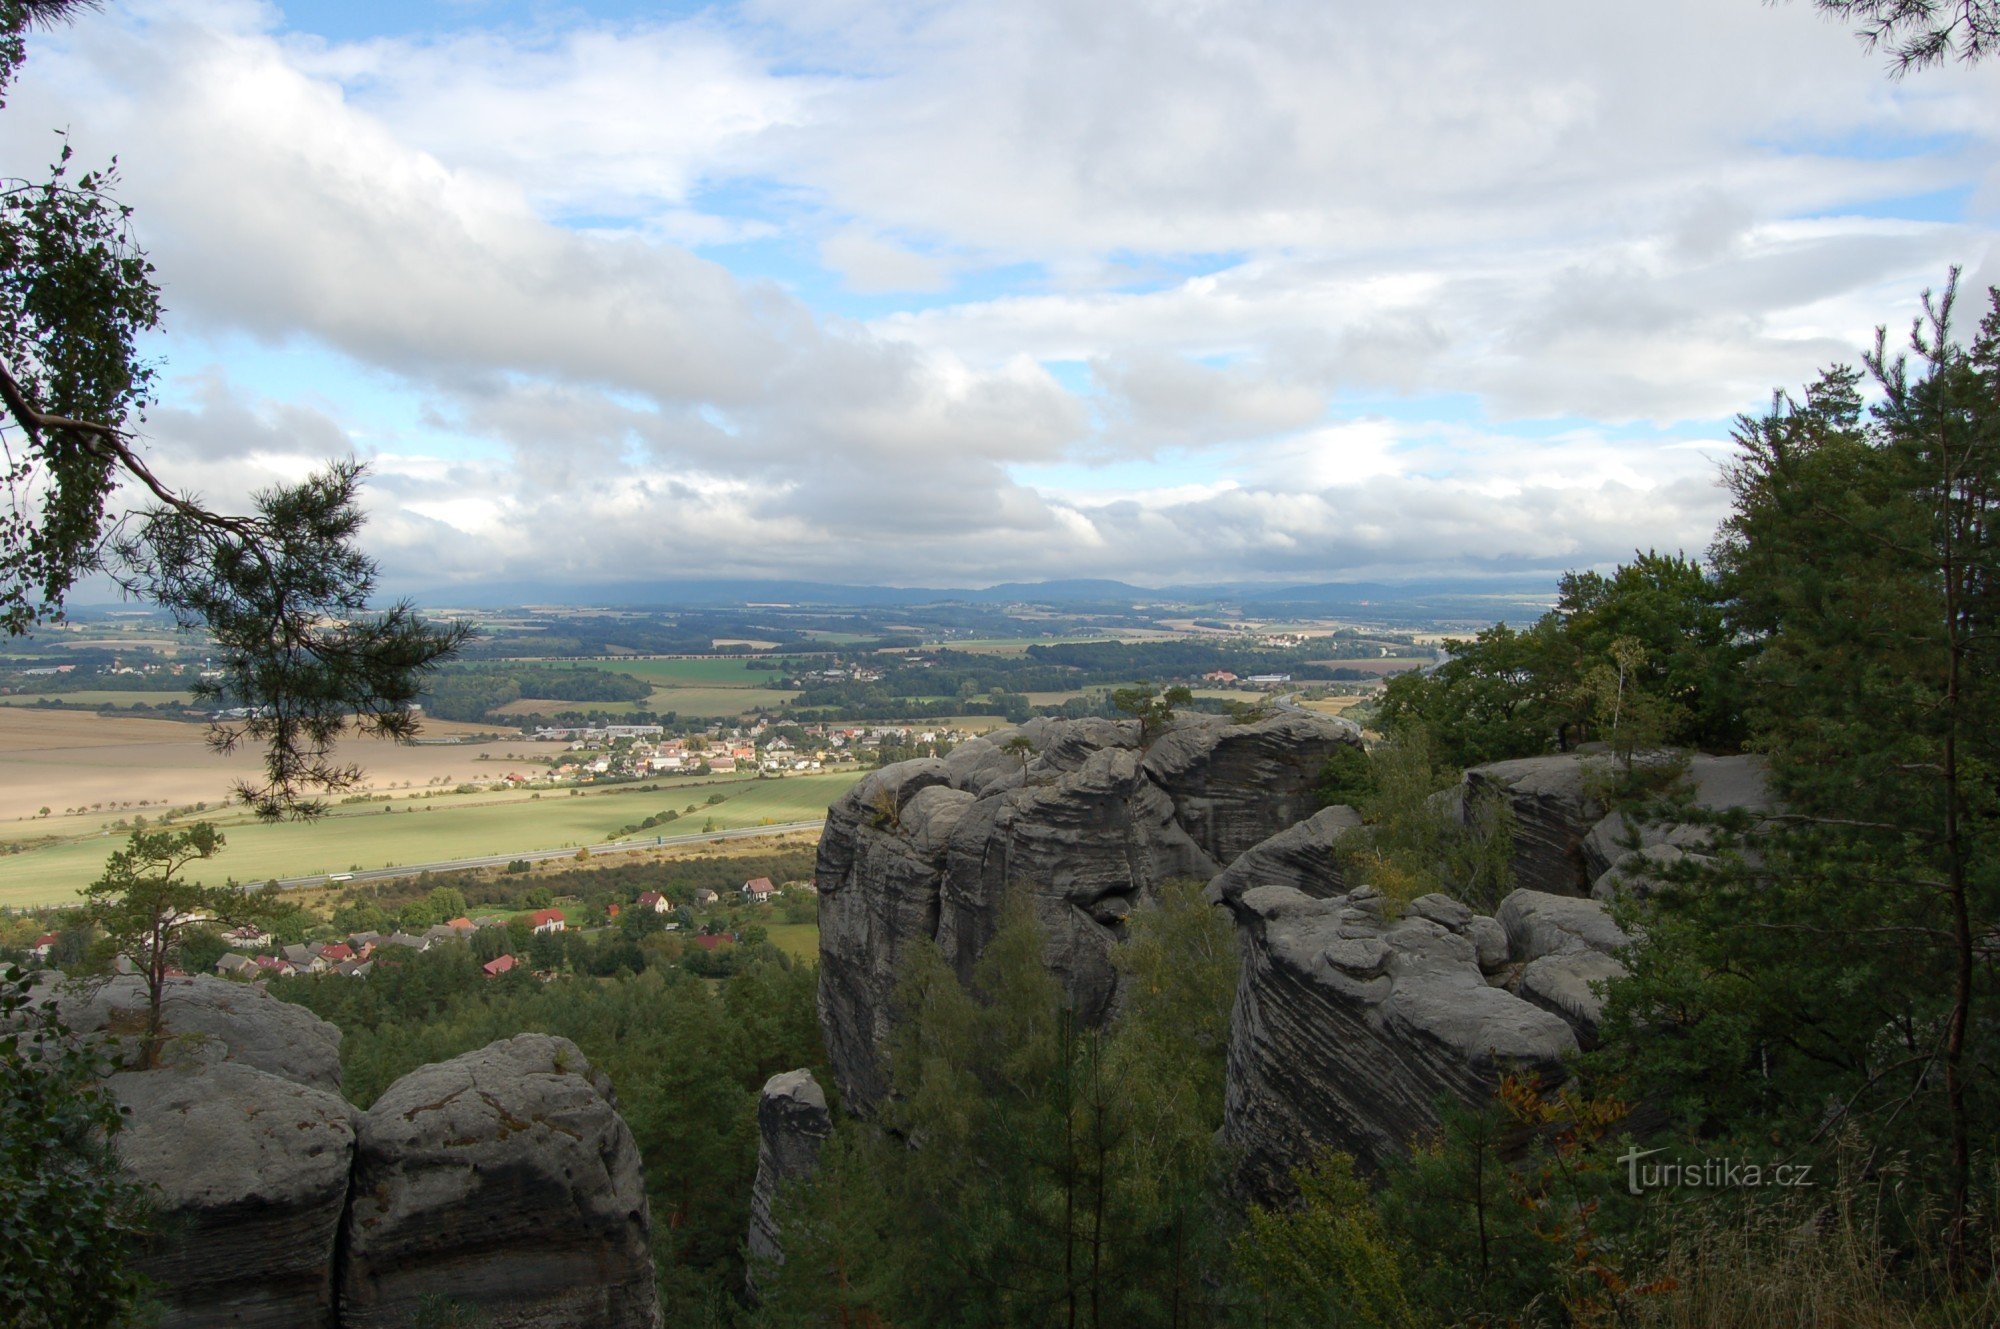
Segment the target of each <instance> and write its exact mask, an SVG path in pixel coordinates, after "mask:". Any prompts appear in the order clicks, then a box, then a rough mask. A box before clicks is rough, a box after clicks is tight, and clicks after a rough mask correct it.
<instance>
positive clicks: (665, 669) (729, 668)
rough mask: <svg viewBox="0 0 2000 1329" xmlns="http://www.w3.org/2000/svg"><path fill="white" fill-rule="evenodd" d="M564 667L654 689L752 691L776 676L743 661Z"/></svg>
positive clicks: (594, 663)
mask: <svg viewBox="0 0 2000 1329" xmlns="http://www.w3.org/2000/svg"><path fill="white" fill-rule="evenodd" d="M563 663H564V664H568V665H578V666H581V667H583V668H586V669H608V670H610V671H611V672H612V673H615V674H630V675H631V676H632V677H634V678H643V679H645V680H646V681H647V682H648V683H651V684H653V685H654V686H656V687H673V686H675V685H678V684H690V683H692V684H696V685H699V686H704V687H714V688H728V687H737V688H754V687H756V686H757V685H758V684H759V683H763V682H766V681H767V680H770V679H774V678H776V677H778V675H777V673H776V672H775V671H773V670H769V669H752V668H750V663H749V661H747V660H743V659H733V658H731V659H715V660H566V661H563Z"/></svg>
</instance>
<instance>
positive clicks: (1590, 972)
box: [1515, 951, 1625, 1048]
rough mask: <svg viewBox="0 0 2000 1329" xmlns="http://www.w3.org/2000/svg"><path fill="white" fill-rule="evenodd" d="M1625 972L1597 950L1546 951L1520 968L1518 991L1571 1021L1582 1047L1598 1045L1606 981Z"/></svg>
mask: <svg viewBox="0 0 2000 1329" xmlns="http://www.w3.org/2000/svg"><path fill="white" fill-rule="evenodd" d="M1624 976H1625V966H1624V965H1622V964H1620V963H1619V962H1618V961H1617V960H1615V959H1613V958H1612V957H1610V956H1609V955H1604V954H1601V953H1599V952H1597V951H1580V952H1576V951H1572V952H1568V953H1565V954H1560V955H1544V956H1542V957H1541V958H1540V959H1537V960H1531V961H1529V962H1528V964H1527V965H1526V967H1524V968H1523V969H1522V970H1521V978H1520V982H1519V984H1518V985H1517V986H1516V989H1515V990H1516V991H1517V992H1519V993H1520V995H1521V996H1523V997H1525V998H1526V999H1527V1000H1529V1001H1532V1002H1534V1003H1535V1005H1537V1006H1540V1007H1541V1008H1542V1009H1544V1010H1548V1011H1554V1012H1555V1013H1556V1014H1557V1015H1560V1016H1561V1017H1562V1018H1563V1019H1565V1020H1567V1021H1569V1026H1570V1028H1572V1029H1574V1030H1575V1031H1576V1038H1577V1042H1578V1043H1579V1044H1580V1045H1582V1046H1583V1047H1586V1048H1590V1047H1595V1046H1597V1028H1598V1026H1599V1025H1600V1024H1602V1023H1603V1021H1604V994H1603V993H1602V991H1601V990H1600V988H1601V987H1602V985H1603V984H1605V983H1608V982H1610V981H1611V980H1612V979H1614V978H1623V977H1624Z"/></svg>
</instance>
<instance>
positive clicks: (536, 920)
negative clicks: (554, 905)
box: [528, 909, 566, 932]
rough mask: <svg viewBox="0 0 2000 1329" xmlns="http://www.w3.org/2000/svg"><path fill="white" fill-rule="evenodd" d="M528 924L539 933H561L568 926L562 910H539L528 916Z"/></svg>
mask: <svg viewBox="0 0 2000 1329" xmlns="http://www.w3.org/2000/svg"><path fill="white" fill-rule="evenodd" d="M528 922H529V923H530V925H532V926H533V927H534V929H535V931H537V932H561V931H562V930H563V929H564V927H565V926H566V924H565V923H564V922H563V911H562V910H560V909H537V910H536V911H535V912H534V913H532V914H530V915H528Z"/></svg>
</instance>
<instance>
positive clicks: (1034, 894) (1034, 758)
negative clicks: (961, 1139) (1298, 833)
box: [816, 712, 1359, 1112]
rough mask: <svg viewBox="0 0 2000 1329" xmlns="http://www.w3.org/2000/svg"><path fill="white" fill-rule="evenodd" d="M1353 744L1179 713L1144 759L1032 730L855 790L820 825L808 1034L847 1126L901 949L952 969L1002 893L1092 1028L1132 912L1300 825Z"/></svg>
mask: <svg viewBox="0 0 2000 1329" xmlns="http://www.w3.org/2000/svg"><path fill="white" fill-rule="evenodd" d="M1358 741H1359V736H1358V734H1357V733H1356V731H1355V730H1354V728H1353V726H1351V725H1348V724H1346V723H1344V722H1341V721H1338V720H1332V719H1328V718H1325V717H1322V716H1318V715H1313V714H1310V713H1305V712H1287V713H1284V714H1281V715H1278V716H1274V717H1271V718H1269V719H1265V720H1261V721H1258V722H1255V723H1250V724H1235V723H1231V722H1230V721H1227V720H1224V719H1221V718H1219V717H1213V716H1195V717H1190V718H1187V719H1184V720H1182V721H1179V722H1177V723H1176V724H1175V725H1173V726H1172V727H1171V728H1170V730H1169V731H1168V732H1167V733H1165V734H1164V735H1161V736H1160V737H1158V738H1157V739H1156V740H1155V741H1154V743H1153V744H1152V746H1151V747H1150V748H1149V749H1145V750H1142V748H1141V744H1140V732H1139V727H1138V725H1137V724H1135V723H1132V722H1130V721H1111V720H1080V721H1051V720H1032V721H1029V722H1028V723H1027V724H1024V725H1021V726H1019V727H1018V728H1015V729H1007V730H1001V731H998V732H996V733H994V734H990V735H988V736H987V737H985V738H983V739H975V740H973V741H971V742H968V743H966V744H964V745H963V746H962V747H960V748H959V749H957V750H956V751H954V752H953V753H952V754H951V755H950V757H948V758H946V759H944V760H925V761H913V762H904V763H901V764H899V765H897V766H893V767H889V768H887V769H885V770H882V771H878V772H875V773H874V774H872V775H870V776H869V777H868V778H866V779H864V780H863V781H861V782H860V783H859V784H857V785H856V786H855V787H854V788H853V789H852V790H851V791H850V792H849V793H848V794H847V795H846V796H845V797H844V798H842V799H841V801H840V802H839V803H837V804H835V805H834V806H833V807H832V808H831V809H830V810H829V811H828V814H827V821H826V830H825V832H824V834H823V835H822V837H821V839H820V849H819V863H818V867H817V872H816V878H817V883H818V886H819V890H820V988H819V1002H820V1020H821V1025H822V1028H823V1030H824V1032H825V1035H826V1042H827V1051H828V1055H829V1057H830V1059H831V1060H832V1063H833V1068H834V1074H835V1076H836V1078H837V1080H838V1082H839V1086H840V1090H841V1095H842V1098H843V1100H844V1101H845V1102H847V1103H848V1104H849V1105H850V1106H851V1107H853V1108H855V1109H856V1110H859V1111H863V1112H865V1111H867V1110H868V1109H869V1108H870V1107H871V1106H872V1105H873V1104H874V1103H875V1102H877V1101H878V1100H879V1099H880V1097H881V1096H882V1094H883V1093H884V1092H885V1091H886V1084H885V1080H884V1070H883V1066H882V1052H883V1049H884V1048H885V1047H886V1045H887V1042H888V1038H889V1034H890V1030H891V1028H892V1025H893V1021H894V1018H895V1013H894V1009H893V996H894V989H895V983H896V978H897V975H898V974H899V973H900V972H901V960H902V956H903V955H904V954H905V953H906V952H907V949H908V948H909V947H910V946H913V945H920V944H921V945H929V944H936V945H939V946H941V947H942V948H943V949H944V952H945V954H946V956H947V958H948V959H949V960H950V962H951V963H952V965H953V966H954V967H955V968H956V969H957V970H958V972H959V973H960V974H961V975H962V976H965V975H969V974H970V973H971V971H972V968H973V966H974V965H975V964H976V963H977V961H978V958H979V956H980V955H981V954H982V953H983V952H984V950H985V948H986V945H987V943H988V942H989V941H990V940H991V938H992V935H993V932H994V930H995V928H996V927H997V925H998V915H999V912H1000V911H999V905H1000V902H1001V900H1002V899H1003V897H1004V896H1005V895H1006V894H1007V893H1008V892H1010V891H1013V890H1017V889H1019V890H1026V891H1027V892H1029V896H1030V899H1031V900H1032V902H1033V905H1034V908H1035V911H1036V914H1037V916H1038V918H1039V919H1040V921H1041V923H1042V925H1043V928H1044V930H1045V932H1046V934H1047V936H1048V945H1049V950H1048V957H1047V958H1048V962H1049V965H1050V967H1051V969H1052V970H1053V971H1054V972H1055V973H1056V974H1057V975H1058V977H1059V978H1060V980H1061V981H1062V983H1063V986H1064V990H1065V991H1066V992H1067V994H1068V995H1069V998H1070V1000H1071V1001H1072V1002H1073V1003H1074V1005H1075V1007H1076V1009H1077V1010H1078V1011H1079V1012H1080V1013H1081V1014H1082V1015H1083V1016H1084V1017H1085V1018H1086V1019H1089V1020H1101V1019H1104V1018H1106V1017H1107V1016H1108V1015H1109V1014H1110V1013H1111V1012H1112V1011H1114V1010H1115V1009H1116V1007H1117V1002H1118V977H1117V974H1116V972H1115V971H1114V970H1113V969H1112V966H1111V963H1110V958H1109V953H1110V948H1111V946H1112V944H1113V943H1114V942H1115V941H1116V939H1117V937H1118V936H1119V935H1120V932H1121V930H1122V928H1123V925H1124V920H1125V918H1126V917H1127V916H1128V915H1129V914H1130V913H1131V911H1132V910H1133V909H1134V908H1136V907H1138V906H1139V905H1140V904H1141V903H1143V902H1144V901H1145V900H1146V899H1147V898H1149V897H1150V896H1151V895H1152V893H1153V892H1154V891H1156V890H1157V889H1158V887H1159V886H1160V885H1161V884H1162V883H1164V882H1166V881H1168V880H1171V879H1173V878H1176V877H1197V878H1200V879H1203V880H1206V879H1208V878H1210V877H1212V876H1214V875H1215V874H1216V872H1217V871H1218V870H1219V869H1221V868H1223V867H1226V866H1228V865H1229V864H1230V863H1231V862H1232V861H1234V860H1235V859H1236V858H1237V857H1239V856H1240V855H1241V854H1243V852H1244V851H1246V850H1248V849H1250V848H1251V847H1252V846H1254V845H1257V844H1259V843H1261V842H1263V841H1265V840H1268V839H1269V838H1270V837H1271V836H1272V835H1274V834H1276V833H1277V832H1279V831H1282V830H1285V829H1287V828H1289V827H1290V826H1291V825H1292V824H1293V823H1294V822H1296V821H1298V820H1300V819H1301V818H1302V817H1304V816H1306V814H1307V813H1308V812H1310V811H1311V810H1312V803H1313V794H1314V787H1315V785H1316V784H1317V782H1318V778H1319V773H1320V771H1321V769H1322V768H1323V766H1324V765H1325V763H1326V759H1327V757H1328V756H1329V755H1331V753H1332V752H1333V751H1334V749H1335V748H1336V747H1337V746H1339V745H1340V744H1343V743H1356V742H1358Z"/></svg>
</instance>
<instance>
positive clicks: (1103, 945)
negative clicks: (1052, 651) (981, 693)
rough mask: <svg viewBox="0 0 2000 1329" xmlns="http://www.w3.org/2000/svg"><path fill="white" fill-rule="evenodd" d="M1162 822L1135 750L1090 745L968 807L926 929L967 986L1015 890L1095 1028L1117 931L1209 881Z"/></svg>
mask: <svg viewBox="0 0 2000 1329" xmlns="http://www.w3.org/2000/svg"><path fill="white" fill-rule="evenodd" d="M1173 814H1174V808H1173V804H1172V803H1171V802H1170V801H1169V800H1168V798H1167V797H1166V795H1165V794H1164V793H1162V792H1161V791H1160V789H1159V788H1158V787H1157V786H1156V785H1154V784H1153V783H1152V782H1151V781H1149V780H1147V779H1145V778H1144V776H1143V774H1142V773H1141V771H1140V766H1139V757H1138V754H1137V753H1136V752H1134V751H1132V750H1131V749H1129V748H1117V747H1104V748H1098V749H1097V750H1095V751H1093V752H1092V753H1091V754H1090V755H1089V756H1088V757H1087V758H1086V759H1085V760H1084V762H1083V764H1082V765H1081V766H1079V767H1077V768H1076V769H1074V770H1070V771H1065V772H1063V773H1061V774H1059V775H1057V776H1055V777H1053V778H1052V779H1051V780H1049V781H1048V782H1047V783H1030V784H1028V785H1026V786H1023V787H1022V788H1020V789H1014V790H1010V791H1008V792H1006V793H1004V794H1000V795H997V796H994V797H989V798H985V799H981V800H979V801H978V802H977V803H976V804H974V806H973V807H972V808H971V809H969V810H968V811H967V813H966V815H965V816H964V817H963V818H961V819H960V820H959V822H958V824H957V825H956V827H955V828H954V829H953V833H952V838H951V845H950V848H949V850H948V852H947V854H946V861H945V872H944V876H943V880H942V883H941V885H942V893H941V896H940V903H941V913H940V916H939V920H938V930H937V941H938V945H939V946H940V947H942V948H943V950H944V953H945V958H946V959H947V960H948V961H949V962H950V963H951V964H952V966H953V968H954V969H956V970H957V972H958V974H959V976H960V977H961V979H970V977H971V975H972V970H973V968H974V966H975V965H977V963H978V961H979V957H980V956H981V955H982V954H984V953H985V950H986V946H987V944H988V943H989V942H990V941H991V940H992V939H993V934H994V932H995V931H996V930H997V929H998V926H999V921H1000V913H1001V905H1002V902H1003V901H1004V899H1005V898H1006V896H1007V894H1008V892H1010V891H1013V890H1026V891H1028V892H1030V894H1031V896H1032V898H1033V902H1034V907H1035V913H1036V917H1037V918H1038V919H1039V920H1040V921H1041V924H1042V928H1043V932H1044V934H1045V936H1046V939H1047V949H1046V952H1045V957H1046V959H1047V962H1048V965H1049V968H1050V969H1051V971H1053V972H1054V973H1055V975H1056V977H1057V979H1058V980H1059V981H1060V982H1061V983H1062V985H1063V990H1064V991H1065V993H1066V994H1067V995H1068V997H1069V1000H1070V1002H1071V1004H1072V1008H1073V1009H1074V1010H1075V1011H1076V1012H1077V1013H1078V1015H1079V1016H1080V1017H1081V1018H1082V1019H1084V1020H1085V1021H1086V1022H1090V1023H1096V1022H1098V1021H1100V1020H1102V1019H1103V1018H1104V1017H1105V1016H1106V1015H1107V1014H1109V1012H1110V1011H1111V1009H1112V1006H1113V1003H1114V1001H1115V998H1116V991H1117V985H1118V975H1117V973H1116V971H1115V970H1114V969H1113V968H1112V965H1111V947H1112V946H1113V945H1114V944H1115V943H1116V941H1117V939H1118V928H1119V925H1120V924H1121V923H1122V922H1123V920H1124V919H1125V918H1126V917H1127V916H1128V915H1129V914H1130V912H1131V911H1132V909H1133V908H1135V907H1136V906H1137V905H1138V904H1139V903H1140V902H1141V901H1142V900H1144V899H1146V898H1149V897H1150V896H1151V895H1152V893H1153V892H1154V891H1155V890H1157V889H1158V888H1159V886H1160V885H1161V884H1163V883H1164V882H1167V881H1169V880H1172V879H1174V878H1176V877H1196V878H1200V879H1203V880H1206V879H1207V878H1209V877H1211V876H1213V875H1214V873H1215V870H1216V864H1215V863H1214V862H1213V861H1212V860H1211V859H1210V858H1209V857H1208V856H1207V855H1206V854H1204V853H1203V852H1202V851H1201V849H1200V848H1199V847H1198V846H1197V845H1196V844H1195V843H1194V842H1193V841H1192V840H1190V839H1189V838H1188V836H1187V834H1186V832H1184V831H1183V830H1181V828H1180V827H1179V825H1177V824H1176V823H1175V821H1174V815H1173ZM823 926H824V924H822V927H823Z"/></svg>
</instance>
